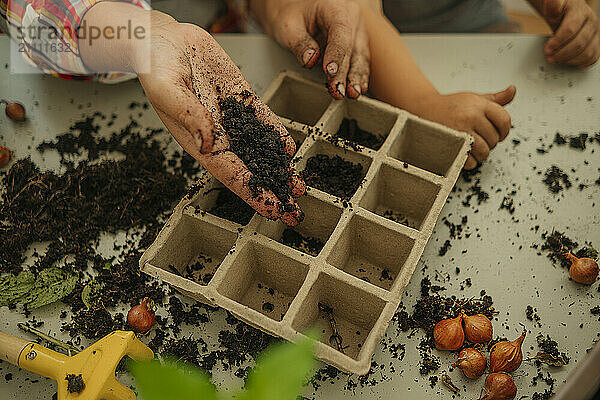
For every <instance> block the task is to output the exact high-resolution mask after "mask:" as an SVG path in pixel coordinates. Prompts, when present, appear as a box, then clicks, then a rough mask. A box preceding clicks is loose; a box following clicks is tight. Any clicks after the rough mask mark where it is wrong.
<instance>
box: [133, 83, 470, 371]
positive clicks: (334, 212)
mask: <svg viewBox="0 0 600 400" xmlns="http://www.w3.org/2000/svg"><path fill="white" fill-rule="evenodd" d="M263 98H264V101H265V102H266V103H267V104H268V105H269V106H270V107H271V109H272V110H273V111H274V112H275V113H276V114H278V115H279V116H280V117H281V119H282V121H283V124H284V125H285V126H286V128H287V129H288V130H289V132H290V133H291V135H292V136H293V138H294V140H295V141H296V143H297V144H298V150H297V153H296V156H295V158H294V163H295V165H296V166H297V168H298V170H299V171H302V170H303V169H304V167H305V166H306V161H307V160H308V159H309V158H310V157H312V156H313V155H316V154H326V155H329V156H335V155H338V156H340V157H341V158H343V159H344V160H347V161H351V162H353V163H359V164H361V165H362V167H363V172H364V178H363V180H362V182H361V184H360V185H359V187H358V189H357V190H356V192H355V193H354V194H353V195H352V196H351V198H350V199H349V200H342V199H340V198H338V197H335V196H333V195H331V194H328V193H326V192H323V191H321V190H318V189H315V188H312V187H309V188H308V190H307V194H306V195H305V196H304V197H302V198H300V199H298V202H299V204H300V206H301V207H302V209H303V210H304V212H305V215H306V217H305V219H304V221H303V222H302V223H301V224H300V225H299V226H297V227H295V228H294V230H295V231H296V232H298V233H300V234H302V235H304V236H307V237H311V238H315V239H318V241H320V242H321V243H324V245H323V247H322V248H321V249H320V251H318V249H317V251H318V254H316V256H312V255H309V254H307V253H305V252H303V251H301V250H298V249H296V248H292V247H288V246H286V245H284V244H282V243H281V237H282V235H283V233H284V230H285V229H286V227H285V226H284V224H282V223H281V222H278V221H269V220H267V219H265V218H263V217H261V216H260V215H258V214H255V215H254V216H253V217H252V219H251V220H250V222H249V223H248V224H246V225H240V224H237V223H234V222H231V221H228V220H226V219H223V218H220V217H217V216H215V215H213V214H211V213H210V212H209V210H211V209H212V208H213V207H214V204H215V201H216V197H217V192H218V190H219V189H220V188H222V187H223V186H222V185H221V184H220V183H219V182H218V181H216V180H215V179H213V178H207V179H205V180H204V181H203V187H202V188H201V189H200V190H198V191H197V192H196V193H195V194H194V195H192V196H186V198H184V199H183V200H182V201H181V202H180V203H179V204H178V205H177V206H176V208H175V210H174V212H173V214H172V216H171V217H170V218H169V220H168V221H167V222H166V224H165V226H164V227H163V229H162V230H161V232H160V233H159V235H158V237H157V238H156V240H155V241H154V243H153V244H152V245H151V246H150V247H149V248H148V249H147V250H146V252H145V253H144V255H143V256H142V258H141V260H140V266H141V269H142V271H144V272H145V273H147V274H149V275H151V276H154V277H156V278H159V279H161V280H163V281H165V282H167V283H169V284H170V285H172V286H173V287H175V288H176V289H177V290H179V291H180V292H182V293H184V294H186V295H188V296H190V297H192V298H194V299H196V300H198V301H201V302H204V303H207V304H210V305H215V306H219V307H222V308H225V309H226V310H228V311H230V312H231V313H232V314H234V315H236V316H237V317H238V318H240V319H241V320H243V321H245V322H246V323H248V324H250V325H252V326H254V327H256V328H259V329H261V330H263V331H265V332H268V333H270V334H273V335H276V336H280V337H282V338H284V339H287V340H290V341H292V342H294V341H297V340H299V339H300V338H301V337H302V336H303V334H304V333H305V332H306V331H308V330H310V329H311V328H316V329H317V332H318V333H319V334H321V337H320V341H318V342H317V343H316V356H317V357H318V358H319V359H321V360H323V361H324V362H326V363H328V364H330V365H333V366H335V367H337V368H339V369H340V370H343V371H346V372H351V373H356V374H359V375H364V374H366V373H367V372H368V371H369V368H370V365H371V357H372V355H373V353H374V351H375V347H376V345H377V343H378V342H379V341H380V339H381V337H382V336H383V334H384V332H385V330H386V329H387V326H388V324H389V322H390V320H391V318H392V317H393V315H394V313H395V311H396V309H397V308H398V305H399V303H400V299H401V297H402V292H403V291H404V288H405V287H406V285H407V284H408V282H409V280H410V277H411V276H412V274H413V272H414V270H415V266H416V265H417V262H418V260H419V258H420V257H421V254H422V252H423V249H424V247H425V245H426V243H427V241H428V239H429V237H430V236H431V233H432V231H433V228H434V225H435V223H436V220H437V218H438V215H439V213H440V211H441V209H442V207H443V205H444V203H445V201H446V198H447V197H448V194H449V193H450V191H451V190H452V187H453V186H454V184H455V182H456V180H457V178H458V175H459V172H460V170H461V168H462V166H463V164H464V162H465V160H466V158H467V154H468V151H469V149H470V146H471V143H472V141H471V138H470V136H469V135H467V134H465V133H461V132H456V131H453V130H451V129H448V128H446V127H444V126H441V125H438V124H435V123H432V122H428V121H425V120H422V119H420V118H418V117H415V116H413V115H411V114H409V113H407V112H405V111H402V110H399V109H397V108H394V107H392V106H389V105H387V104H384V103H381V102H379V101H376V100H372V99H369V98H366V97H364V96H363V97H361V98H360V99H358V100H343V101H334V100H332V99H331V98H330V96H329V94H328V93H327V90H326V89H325V87H324V85H322V84H318V83H314V82H311V81H307V80H305V79H303V78H302V77H300V76H299V75H296V74H293V73H288V72H284V73H282V74H280V75H279V76H278V77H277V78H276V79H275V80H274V81H273V83H272V84H271V86H270V87H269V89H268V90H267V91H266V93H265V95H264V97H263ZM344 118H352V119H356V120H357V122H358V126H359V127H360V128H361V129H363V130H366V131H369V132H372V133H374V134H377V135H380V136H382V137H384V138H385V141H384V142H383V145H382V146H381V147H380V148H379V149H378V150H377V151H375V150H372V149H369V148H365V147H363V146H359V145H356V144H354V143H350V142H346V141H344V140H340V139H337V138H334V137H333V136H332V135H331V134H330V133H333V134H335V133H336V132H337V130H338V127H339V126H340V124H341V123H342V120H343V119H344ZM384 216H387V217H390V216H394V218H393V220H392V219H389V218H386V217H384ZM314 253H316V252H314ZM198 261H200V268H198V265H199V264H197V262H198ZM194 265H195V267H193V266H194ZM186 277H187V278H186Z"/></svg>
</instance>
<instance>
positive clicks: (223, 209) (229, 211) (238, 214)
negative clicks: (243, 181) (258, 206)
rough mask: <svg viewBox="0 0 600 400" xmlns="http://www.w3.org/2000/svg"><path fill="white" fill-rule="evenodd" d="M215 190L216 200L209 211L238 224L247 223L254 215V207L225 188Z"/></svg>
mask: <svg viewBox="0 0 600 400" xmlns="http://www.w3.org/2000/svg"><path fill="white" fill-rule="evenodd" d="M215 190H218V191H219V194H218V195H217V202H216V204H215V206H214V207H213V208H212V209H211V210H209V212H210V213H211V214H214V215H216V216H217V217H221V218H225V219H226V220H229V221H232V222H235V223H238V224H240V225H248V223H249V222H250V220H251V219H252V216H253V215H254V209H252V207H250V206H249V205H248V203H246V202H245V201H244V200H242V199H241V198H240V197H238V196H237V195H236V194H235V193H233V192H232V191H231V190H229V189H227V188H219V189H215Z"/></svg>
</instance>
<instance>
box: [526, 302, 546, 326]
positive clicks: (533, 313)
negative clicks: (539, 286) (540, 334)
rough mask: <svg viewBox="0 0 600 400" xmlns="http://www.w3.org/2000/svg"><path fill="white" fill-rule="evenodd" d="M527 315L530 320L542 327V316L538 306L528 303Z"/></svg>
mask: <svg viewBox="0 0 600 400" xmlns="http://www.w3.org/2000/svg"><path fill="white" fill-rule="evenodd" d="M525 316H526V317H527V319H528V320H530V321H533V322H534V323H535V324H536V325H537V326H538V327H539V328H541V327H542V324H541V323H540V321H541V318H540V316H539V315H538V313H537V308H533V307H532V306H530V305H528V306H527V308H526V309H525Z"/></svg>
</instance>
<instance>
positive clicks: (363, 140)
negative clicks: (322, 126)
mask: <svg viewBox="0 0 600 400" xmlns="http://www.w3.org/2000/svg"><path fill="white" fill-rule="evenodd" d="M335 135H336V136H337V137H339V138H342V139H345V140H349V141H351V142H355V143H358V144H360V145H361V146H365V147H369V148H371V149H373V150H379V148H381V145H382V144H383V141H384V138H382V137H380V136H376V135H374V134H372V133H371V132H368V131H365V130H363V129H361V128H360V127H359V126H358V122H356V120H355V119H349V118H344V119H343V120H342V124H341V125H340V127H339V129H338V131H337V133H336V134H335Z"/></svg>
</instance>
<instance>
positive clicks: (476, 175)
mask: <svg viewBox="0 0 600 400" xmlns="http://www.w3.org/2000/svg"><path fill="white" fill-rule="evenodd" d="M481 165H482V164H478V165H477V166H476V167H475V168H473V169H471V170H466V169H463V170H462V171H461V172H460V176H461V178H462V180H464V181H465V182H467V183H473V184H472V185H471V186H469V188H468V191H469V194H468V195H467V196H466V197H465V200H464V201H463V203H462V204H463V206H465V207H470V206H471V199H473V198H475V199H477V204H481V203H483V202H485V201H487V200H488V199H489V198H490V195H489V193H487V192H486V191H485V190H483V188H482V187H481V178H480V174H481Z"/></svg>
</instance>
